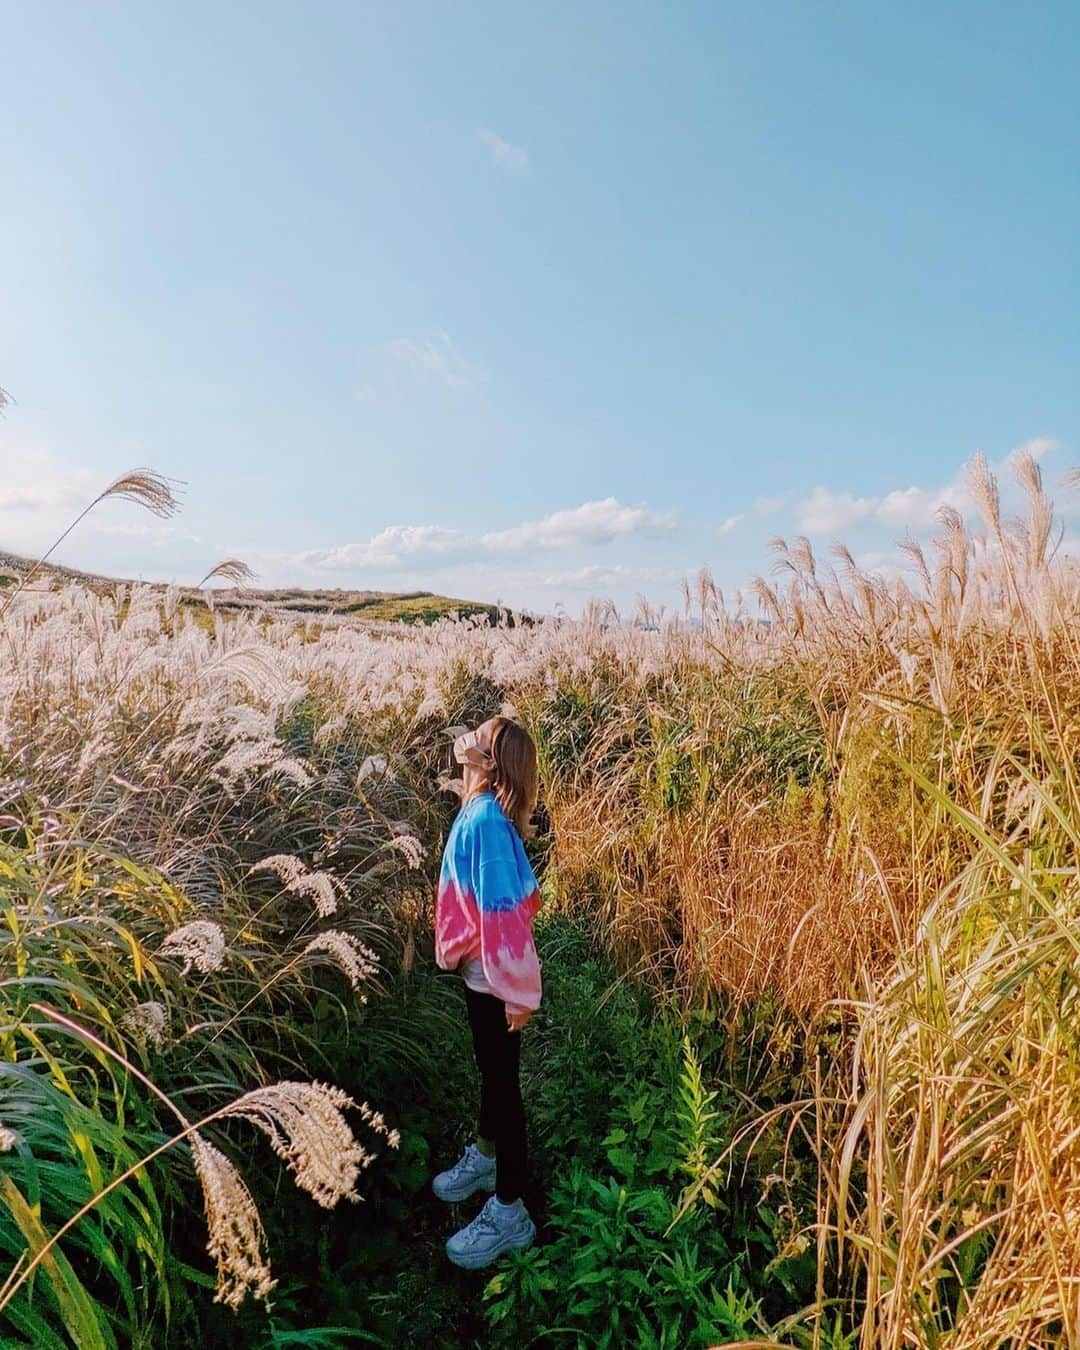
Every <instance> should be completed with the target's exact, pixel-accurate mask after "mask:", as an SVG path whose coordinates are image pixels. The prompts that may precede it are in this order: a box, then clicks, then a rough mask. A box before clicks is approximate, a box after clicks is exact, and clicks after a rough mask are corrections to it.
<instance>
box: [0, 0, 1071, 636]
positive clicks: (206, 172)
mask: <svg viewBox="0 0 1080 1350" xmlns="http://www.w3.org/2000/svg"><path fill="white" fill-rule="evenodd" d="M0 16H2V25H3V26H2V31H3V33H4V47H5V60H4V67H5V69H4V76H3V79H2V80H0V249H2V256H3V257H4V260H5V266H4V268H3V274H2V276H0V385H3V386H4V387H5V388H7V389H8V390H9V391H10V392H11V393H12V394H13V395H14V396H15V398H16V399H17V400H18V402H17V404H16V405H15V406H14V407H13V408H11V409H10V410H9V412H8V414H7V416H6V417H5V418H4V420H3V421H2V422H0V548H2V547H5V546H7V547H10V548H13V549H16V550H18V551H24V552H30V551H33V550H34V549H35V548H38V547H42V548H43V547H46V546H47V545H48V543H49V542H51V539H52V538H53V536H54V534H55V533H58V532H59V531H58V528H57V526H62V524H63V523H64V522H65V521H66V520H67V519H69V518H70V517H71V516H72V515H73V514H74V513H75V511H77V509H78V508H79V506H80V505H81V504H82V503H83V502H85V501H86V500H87V499H88V498H89V497H92V496H93V495H94V494H95V493H96V492H97V491H98V490H100V488H101V487H103V486H104V485H105V484H106V483H107V482H108V481H109V480H110V479H111V478H112V477H114V476H116V475H117V474H119V473H121V472H122V471H124V470H126V469H128V468H131V467H133V466H135V465H143V464H145V465H150V466H152V467H154V468H156V469H159V470H160V471H162V472H164V473H166V474H169V475H171V476H173V477H176V478H178V479H182V480H184V481H185V482H186V484H187V488H186V490H185V494H184V503H185V505H184V510H183V513H182V514H181V515H180V516H179V517H178V518H177V519H175V520H174V521H171V522H168V523H162V522H158V521H156V520H154V519H153V518H152V517H149V516H147V515H145V514H144V513H141V512H140V511H139V509H138V508H137V507H135V506H133V505H130V504H126V503H121V502H110V503H106V504H105V508H104V509H103V510H102V511H101V512H100V514H98V515H96V516H95V517H94V518H92V519H91V520H90V521H88V522H86V523H85V525H84V527H81V528H80V530H79V532H78V533H77V534H75V535H73V536H72V537H71V539H70V540H69V541H68V542H67V543H66V544H65V546H64V547H63V549H62V550H61V552H60V554H59V555H58V556H59V557H60V558H61V559H62V560H63V561H67V562H70V563H72V564H74V565H78V566H85V567H91V568H95V569H100V570H107V571H114V572H117V573H122V574H124V575H134V576H138V575H142V576H145V577H148V578H161V579H166V578H172V579H176V580H178V581H182V582H194V581H197V580H198V579H199V577H201V576H202V575H203V574H204V573H205V572H206V571H207V570H208V569H209V567H210V566H212V565H213V564H214V563H215V562H216V561H218V560H219V559H220V558H222V557H225V556H239V557H241V558H243V559H245V560H246V561H248V562H249V563H250V564H251V565H252V566H253V567H254V568H255V569H256V571H257V572H258V573H259V574H260V577H261V579H262V581H263V583H264V584H266V585H278V584H285V583H293V584H299V585H330V586H372V587H376V588H379V589H404V588H410V589H411V588H414V587H422V588H427V589H434V590H440V591H445V592H448V593H451V594H459V595H465V596H468V597H476V598H482V599H502V600H503V601H505V602H507V603H510V604H515V605H527V606H530V607H533V608H537V609H551V608H553V607H555V606H556V605H559V604H561V605H563V606H565V608H566V609H568V610H570V611H571V612H576V611H578V610H579V609H580V607H581V605H582V603H583V602H584V601H585V600H586V599H587V598H588V596H589V595H590V594H599V595H606V596H611V597H613V598H615V599H616V600H617V601H618V602H619V603H620V604H621V605H624V606H628V605H629V604H630V603H631V602H632V601H633V597H634V596H635V595H636V594H638V593H644V594H646V595H648V596H649V597H651V598H652V599H653V600H655V601H659V602H664V603H668V604H670V603H673V602H675V601H676V600H677V596H678V592H679V578H680V577H681V576H682V575H683V574H684V573H686V572H693V571H695V570H696V569H697V568H698V567H700V566H701V565H702V564H706V563H707V564H709V565H710V566H711V567H712V568H713V570H714V572H715V574H716V576H717V578H718V580H720V581H721V583H722V584H724V585H725V586H726V587H729V588H730V587H733V586H735V585H737V584H739V583H740V582H743V581H745V580H747V579H748V578H749V577H750V576H752V575H754V574H755V573H757V572H761V571H763V570H764V569H766V568H767V567H768V565H769V554H768V548H767V544H768V540H769V539H770V538H771V537H772V536H774V535H777V534H782V535H786V536H792V535H795V534H797V533H800V532H805V533H807V534H808V535H809V536H810V538H811V539H812V541H813V542H814V544H815V546H818V545H820V546H821V547H822V548H823V549H824V548H827V546H828V544H829V543H830V542H832V541H833V540H834V539H838V538H843V539H845V540H846V541H847V542H848V543H849V544H850V545H851V547H852V550H853V552H855V553H856V554H857V555H858V556H860V557H862V558H864V559H866V560H867V561H868V562H869V563H871V564H872V565H881V566H885V567H887V566H889V565H890V562H891V559H892V558H893V556H894V555H893V545H894V541H895V540H896V539H898V538H900V537H902V536H903V535H904V534H905V532H907V531H911V532H913V533H919V532H922V533H925V532H926V531H928V530H930V529H931V528H932V522H933V509H934V507H935V506H936V505H937V504H938V503H939V502H940V501H941V500H955V501H956V502H957V503H958V504H959V505H960V506H961V507H963V506H964V505H965V504H966V503H965V502H964V493H963V488H962V478H961V477H960V476H959V475H960V470H961V466H962V465H963V463H964V461H965V460H967V459H968V458H969V457H970V456H971V455H972V454H973V453H974V452H975V451H976V450H979V449H981V450H983V451H984V452H985V453H986V455H987V456H988V458H989V459H990V460H991V461H992V462H993V463H997V464H1004V462H1005V460H1006V457H1007V456H1008V454H1009V453H1010V452H1011V451H1012V450H1014V449H1015V448H1016V447H1018V446H1021V445H1025V444H1032V445H1033V446H1034V448H1035V449H1036V450H1037V451H1038V453H1039V454H1040V455H1041V457H1042V463H1043V468H1044V472H1045V474H1046V477H1047V480H1048V481H1049V482H1050V483H1053V482H1055V481H1056V480H1057V479H1058V478H1059V477H1060V475H1061V474H1062V473H1063V472H1064V470H1065V469H1066V468H1067V467H1068V466H1069V465H1070V464H1071V463H1073V462H1075V459H1076V454H1075V451H1076V447H1077V444H1078V441H1080V398H1078V390H1080V267H1078V266H1077V256H1078V248H1077V241H1078V240H1080V82H1078V81H1077V79H1076V69H1077V65H1078V61H1080V7H1077V6H1076V5H1075V4H1072V3H1060V4H1054V3H1043V4H1038V5H1034V6H1017V5H1005V4H996V3H980V4H966V3H954V4H950V5H940V4H933V5H931V4H923V3H913V4H905V5H888V6H887V5H884V4H829V5H824V4H811V3H788V4H784V3H779V4H775V5H770V6H759V5H747V4H726V3H719V2H716V3H696V4H691V3H687V4H679V5H661V4H659V3H656V4H648V5H645V4H635V3H629V2H628V0H620V3H617V4H616V3H613V4H606V3H598V2H593V3H588V4H581V3H571V4H563V3H550V2H549V3H545V4H543V5H536V4H529V5H526V4H520V3H513V4H507V3H492V4H472V3H465V2H463V0H456V2H455V3H453V4H449V3H439V4H421V3H410V2H409V0H398V2H397V3H392V4H391V3H387V4H360V3H347V4H332V3H312V4H308V5H299V4H288V5H285V4H279V3H258V4H254V3H252V4H248V3H241V2H240V0H230V3H229V4H227V5H216V4H215V5H210V4H200V3H189V4H185V5H183V6H180V5H172V4H170V5H166V4H162V3H154V4H146V3H141V4H138V5H123V4H110V3H101V4H95V5H93V6H90V5H84V4H64V3H57V2H56V0H53V2H52V3H50V4H48V5H26V4H23V3H13V2H12V0H3V3H0ZM1066 524H1067V530H1068V532H1069V543H1068V547H1070V548H1073V547H1074V544H1073V536H1076V535H1077V534H1078V533H1080V528H1077V526H1076V523H1075V516H1074V520H1073V522H1071V523H1070V522H1068V521H1067V522H1066Z"/></svg>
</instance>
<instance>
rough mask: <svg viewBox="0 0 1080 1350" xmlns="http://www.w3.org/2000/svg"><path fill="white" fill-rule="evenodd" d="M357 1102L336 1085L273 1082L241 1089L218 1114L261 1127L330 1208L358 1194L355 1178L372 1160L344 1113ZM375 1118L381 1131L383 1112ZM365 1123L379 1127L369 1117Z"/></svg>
mask: <svg viewBox="0 0 1080 1350" xmlns="http://www.w3.org/2000/svg"><path fill="white" fill-rule="evenodd" d="M356 1105H357V1103H356V1102H354V1101H353V1099H352V1098H351V1097H350V1096H349V1095H348V1094H347V1093H345V1092H342V1091H341V1089H340V1088H335V1087H329V1086H328V1085H326V1084H325V1083H318V1082H315V1083H274V1084H273V1085H271V1086H270V1087H263V1088H255V1089H254V1090H253V1091H252V1092H245V1093H244V1095H243V1096H242V1097H239V1098H238V1099H237V1100H236V1101H235V1102H232V1103H230V1104H229V1105H228V1106H227V1107H225V1108H224V1109H223V1110H222V1112H221V1115H222V1116H223V1117H229V1116H240V1117H243V1119H245V1120H248V1121H250V1122H251V1124H253V1125H256V1126H257V1127H258V1128H259V1129H260V1130H262V1131H263V1133H264V1134H265V1135H266V1137H267V1138H268V1139H269V1140H270V1146H271V1148H272V1149H273V1150H274V1152H275V1153H276V1154H277V1155H278V1157H279V1158H280V1159H281V1160H282V1162H283V1163H284V1164H285V1166H286V1167H288V1169H289V1170H290V1171H291V1172H292V1174H293V1177H294V1179H295V1181H296V1184H297V1185H298V1186H299V1187H300V1188H301V1189H302V1190H305V1191H307V1192H308V1194H309V1195H311V1196H312V1197H313V1198H314V1199H315V1200H316V1201H317V1203H318V1204H320V1205H322V1206H323V1207H324V1208H325V1209H332V1208H333V1206H334V1205H336V1204H337V1203H338V1201H340V1200H359V1199H360V1196H359V1194H358V1193H357V1191H356V1181H357V1178H358V1177H359V1175H360V1171H361V1169H363V1168H366V1167H369V1166H370V1165H371V1163H372V1162H373V1161H374V1156H373V1155H372V1154H370V1153H368V1151H367V1150H366V1149H365V1148H364V1147H363V1145H362V1144H360V1143H359V1142H358V1140H357V1139H356V1138H355V1137H354V1136H353V1132H352V1130H351V1129H350V1128H349V1124H348V1121H347V1120H346V1119H345V1116H344V1115H343V1114H342V1113H343V1111H344V1110H346V1109H348V1108H349V1107H356ZM379 1122H380V1125H382V1129H381V1130H380V1131H379V1132H381V1133H383V1134H385V1133H387V1131H386V1129H385V1124H384V1123H383V1122H382V1119H381V1117H379ZM368 1124H369V1125H370V1126H371V1127H372V1128H373V1129H379V1127H378V1126H376V1125H375V1124H374V1121H373V1120H372V1119H368Z"/></svg>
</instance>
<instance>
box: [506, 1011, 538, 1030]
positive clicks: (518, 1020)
mask: <svg viewBox="0 0 1080 1350" xmlns="http://www.w3.org/2000/svg"><path fill="white" fill-rule="evenodd" d="M531 1016H532V1010H531V1009H530V1008H524V1009H523V1010H522V1011H521V1012H511V1011H510V1009H509V1008H507V1010H506V1025H507V1026H508V1027H509V1028H510V1030H511V1031H520V1030H521V1029H522V1027H524V1025H525V1023H526V1022H527V1021H528V1020H529V1018H530V1017H531Z"/></svg>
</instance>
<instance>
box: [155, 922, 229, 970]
mask: <svg viewBox="0 0 1080 1350" xmlns="http://www.w3.org/2000/svg"><path fill="white" fill-rule="evenodd" d="M158 956H176V957H179V958H180V960H182V961H183V962H184V968H183V970H182V971H181V972H180V973H181V974H182V975H186V974H187V973H188V972H189V971H190V970H191V968H192V966H194V967H195V969H196V970H197V971H198V972H199V973H200V974H201V975H209V974H210V972H211V971H214V970H220V969H221V967H222V966H223V965H224V963H225V934H224V932H223V931H222V929H221V925H220V924H216V923H214V922H213V921H212V920H210V919H193V920H192V921H191V923H185V924H183V925H182V926H181V927H180V928H174V929H173V931H172V932H171V933H170V934H169V935H168V937H166V939H165V941H164V942H163V943H162V944H161V946H160V947H159V948H158Z"/></svg>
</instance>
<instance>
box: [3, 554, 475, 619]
mask: <svg viewBox="0 0 1080 1350" xmlns="http://www.w3.org/2000/svg"><path fill="white" fill-rule="evenodd" d="M31 567H33V561H32V560H31V559H29V558H22V557H19V556H18V555H17V554H14V553H3V552H0V589H2V588H3V587H5V586H9V585H11V584H12V583H13V582H17V581H19V580H20V579H21V578H22V577H24V576H25V575H26V574H27V572H28V571H29V570H30V568H31ZM50 577H52V578H54V579H55V578H65V579H67V580H70V581H78V582H80V583H81V584H82V585H84V586H89V587H91V589H94V590H108V589H111V588H112V587H113V586H116V585H119V584H127V585H130V584H131V581H132V579H131V578H126V577H105V576H101V575H99V574H98V573H95V572H81V571H79V570H78V568H75V567H64V566H62V565H60V564H59V563H51V562H50V563H46V564H45V565H44V567H43V568H42V569H41V571H40V572H39V573H38V577H37V578H36V579H35V584H36V583H37V582H38V581H40V582H41V583H42V584H47V583H48V580H49V578H50ZM149 584H152V585H158V584H161V585H163V584H164V583H156V582H154V583H149ZM179 589H180V594H181V597H182V599H183V601H184V602H185V603H188V604H198V605H200V606H205V604H206V591H199V590H196V589H195V587H193V586H181V587H180V588H179ZM213 596H214V608H215V609H219V610H256V609H259V610H265V609H267V608H269V609H271V610H272V611H274V612H276V613H289V614H296V615H297V616H302V615H307V614H324V615H331V614H341V615H352V616H355V617H356V618H357V619H362V620H370V621H379V622H382V623H393V622H396V621H397V620H403V621H405V622H407V623H434V621H435V620H436V619H440V618H443V617H444V616H445V615H447V614H460V615H461V616H462V617H466V618H467V617H472V616H473V615H474V614H484V615H486V616H487V617H488V619H489V620H490V621H491V622H495V620H496V619H497V618H498V614H499V609H498V607H497V606H496V605H488V604H484V603H482V602H481V601H477V600H458V599H455V598H454V597H453V596H449V595H437V594H436V593H435V592H434V591H404V592H398V591H356V590H341V589H338V590H303V589H301V588H299V587H286V588H284V589H281V590H260V589H257V588H255V587H244V588H237V587H231V586H225V587H217V586H216V587H214V588H213Z"/></svg>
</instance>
